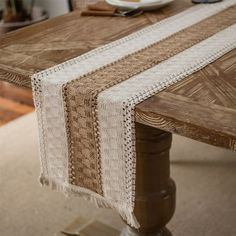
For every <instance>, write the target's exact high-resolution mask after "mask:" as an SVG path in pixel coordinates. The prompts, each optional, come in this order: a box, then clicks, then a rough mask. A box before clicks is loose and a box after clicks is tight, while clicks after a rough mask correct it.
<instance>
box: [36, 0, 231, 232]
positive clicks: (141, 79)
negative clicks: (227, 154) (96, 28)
mask: <svg viewBox="0 0 236 236" xmlns="http://www.w3.org/2000/svg"><path fill="white" fill-rule="evenodd" d="M235 4H236V0H225V1H224V2H221V3H217V4H214V5H198V6H194V7H192V8H190V9H188V10H186V11H184V12H182V13H180V14H177V15H175V16H173V17H170V18H167V19H165V20H163V21H161V22H159V23H156V24H154V25H152V26H149V27H146V28H144V29H143V30H140V31H138V32H136V33H133V34H131V35H129V36H127V37H124V38H122V39H120V40H117V41H114V42H113V43H110V44H107V45H105V46H103V47H100V48H97V49H95V50H92V51H90V52H88V53H86V54H84V55H82V56H79V57H77V58H75V59H72V60H69V61H67V62H65V63H62V64H60V65H57V66H55V67H52V68H49V69H47V70H45V71H42V72H40V73H37V74H35V75H34V76H33V77H32V87H33V93H34V102H35V107H36V111H37V117H38V124H39V133H40V138H39V140H40V156H41V170H42V173H41V178H40V180H41V183H42V184H46V185H50V186H51V187H52V188H56V189H58V190H62V191H63V192H65V193H67V194H76V195H79V196H83V197H85V198H87V199H88V200H91V201H94V202H95V203H96V204H97V205H98V206H106V207H111V208H114V209H116V210H118V212H119V213H120V215H121V216H122V217H123V218H124V219H125V220H126V221H127V222H128V223H129V224H130V225H131V226H133V227H136V228H138V227H139V223H138V222H137V220H136V217H135V215H134V213H133V211H134V200H135V171H136V170H135V168H136V161H135V122H134V108H135V105H137V104H138V103H140V102H142V101H143V100H145V99H146V98H148V97H150V96H152V95H154V94H155V93H157V92H158V91H161V90H163V89H164V88H166V87H168V86H170V85H171V84H173V83H175V82H177V81H179V80H181V79H183V78H185V77H187V76H188V75H190V74H192V73H194V72H195V71H197V70H200V69H201V68H203V67H204V66H206V65H208V64H209V63H211V62H212V61H214V60H216V59H218V58H219V57H221V56H222V55H224V54H225V53H227V52H228V51H230V50H232V49H233V48H235V46H236V24H235V23H236V7H235Z"/></svg>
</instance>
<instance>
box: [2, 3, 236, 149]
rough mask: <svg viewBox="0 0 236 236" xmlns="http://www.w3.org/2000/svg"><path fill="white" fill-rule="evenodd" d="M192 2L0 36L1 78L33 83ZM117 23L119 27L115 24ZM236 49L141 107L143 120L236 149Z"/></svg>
mask: <svg viewBox="0 0 236 236" xmlns="http://www.w3.org/2000/svg"><path fill="white" fill-rule="evenodd" d="M191 5H192V3H191V2H190V1H189V0H176V1H175V2H174V3H173V4H172V5H170V6H168V7H165V8H163V9H161V10H158V11H154V12H151V13H145V14H144V15H142V16H140V17H137V18H122V17H80V16H79V14H78V12H76V11H75V12H73V13H70V14H67V15H64V16H60V17H57V18H54V19H51V20H49V21H46V22H43V23H40V24H37V25H34V26H30V27H27V28H24V29H22V30H18V31H16V32H12V33H9V34H6V35H5V36H3V37H2V38H0V80H5V81H9V82H13V83H16V84H18V85H21V86H26V87H30V86H31V83H30V76H31V75H32V74H33V73H35V72H38V71H41V70H43V69H46V68H48V67H50V66H53V65H56V64H58V63H61V62H64V61H65V60H68V59H71V58H73V57H76V56H79V55H81V54H83V53H85V52H88V51H90V50H92V49H94V48H96V47H99V46H101V45H104V44H107V43H109V42H111V41H114V40H116V39H118V38H121V37H124V36H126V35H128V34H129V33H131V32H134V31H137V30H139V29H141V28H143V27H145V26H147V25H150V24H152V23H155V22H157V21H160V20H162V19H164V18H166V17H168V16H171V15H173V14H176V13H178V12H180V11H182V10H184V9H186V8H188V7H190V6H191ZM114 26H115V27H114ZM235 98H236V51H235V50H234V51H232V52H230V53H228V54H227V55H225V56H224V57H222V58H221V59H219V60H218V61H216V62H215V63H213V64H211V65H209V66H207V67H206V68H205V69H203V70H201V71H200V72H197V73H195V74H193V75H192V76H190V77H188V78H187V79H186V80H184V81H182V82H179V83H177V84H175V85H174V86H172V87H171V88H168V89H166V90H165V91H164V92H161V93H159V94H157V95H156V96H153V97H152V98H150V99H148V100H146V101H145V102H143V103H141V104H140V105H138V106H137V107H136V111H137V112H136V120H137V122H140V123H143V124H147V125H150V126H153V127H156V128H159V129H163V130H165V131H169V132H172V133H177V134H180V135H184V136H186V137H190V138H193V139H196V140H199V141H203V142H206V143H209V144H213V145H217V146H221V147H225V148H229V149H232V150H236V99H235Z"/></svg>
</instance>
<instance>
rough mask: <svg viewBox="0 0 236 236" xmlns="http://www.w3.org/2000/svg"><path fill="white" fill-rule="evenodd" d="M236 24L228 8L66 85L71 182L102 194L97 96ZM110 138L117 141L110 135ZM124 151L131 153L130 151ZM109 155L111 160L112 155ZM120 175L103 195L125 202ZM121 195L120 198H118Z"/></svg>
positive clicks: (234, 13) (235, 16)
mask: <svg viewBox="0 0 236 236" xmlns="http://www.w3.org/2000/svg"><path fill="white" fill-rule="evenodd" d="M235 22H236V7H231V8H229V9H227V10H225V11H223V12H221V13H218V14H216V15H214V16H212V17H210V18H208V19H205V20H203V21H201V22H199V23H198V24H195V25H193V26H191V27H189V28H186V29H184V30H182V31H180V32H178V33H176V34H174V35H173V36H171V37H169V38H166V39H164V40H162V41H160V42H158V43H154V44H152V45H150V46H148V47H147V48H144V49H142V50H140V51H138V52H135V53H133V54H130V55H128V56H126V57H124V58H122V59H121V60H118V61H116V62H113V63H111V64H109V65H107V66H105V67H103V68H100V69H98V70H96V71H94V72H91V73H88V74H87V75H84V76H82V77H80V78H79V79H77V80H73V81H71V82H68V83H67V85H66V86H65V87H64V89H65V90H64V99H65V107H66V111H67V127H68V129H67V130H68V140H69V141H68V142H69V145H68V148H69V163H70V166H71V167H73V168H70V169H69V170H70V172H69V173H70V183H72V184H75V185H79V186H82V187H87V188H89V189H91V190H93V191H95V192H97V193H102V191H101V189H102V185H101V176H100V172H101V171H100V169H101V167H100V166H101V164H100V163H101V157H100V154H99V150H100V145H99V130H98V123H97V114H96V111H97V96H98V94H99V93H100V92H102V91H104V90H105V89H107V88H110V87H112V86H114V85H115V84H117V83H120V82H122V81H124V80H128V79H129V78H131V77H132V76H134V75H136V74H138V73H141V72H143V71H145V70H147V69H149V68H151V67H153V66H154V65H156V64H158V63H160V62H162V61H164V60H166V59H168V58H170V57H172V56H174V55H176V54H177V53H179V52H181V51H183V50H185V49H187V48H189V47H191V46H193V45H195V44H196V43H198V42H200V41H202V40H204V39H206V38H208V37H210V36H212V35H213V34H215V33H217V32H219V31H220V30H223V29H224V28H226V27H228V26H230V25H232V24H233V23H235ZM199 32H201V34H199ZM110 138H111V139H112V138H114V139H117V137H113V136H111V137H110ZM116 151H118V150H116ZM127 151H128V152H131V150H127ZM113 152H114V150H113ZM111 156H112V157H113V155H111ZM111 156H110V158H111ZM119 172H120V171H119V169H117V170H116V172H115V174H114V175H113V176H114V177H115V179H116V184H117V185H121V186H118V188H117V192H116V191H115V189H114V188H112V189H109V191H108V188H107V189H106V191H104V195H105V196H107V197H110V198H113V199H114V200H117V201H121V202H123V201H125V202H126V201H127V199H126V195H125V192H126V191H122V190H121V189H122V187H125V185H124V183H125V179H124V176H123V175H122V176H118V174H119ZM118 177H121V178H123V179H124V182H122V181H120V178H118ZM111 181H112V179H111V178H109V179H108V180H107V184H105V186H107V185H109V183H110V182H111ZM104 189H105V188H104ZM118 190H119V191H118ZM121 194H122V195H123V198H121V196H120V195H121Z"/></svg>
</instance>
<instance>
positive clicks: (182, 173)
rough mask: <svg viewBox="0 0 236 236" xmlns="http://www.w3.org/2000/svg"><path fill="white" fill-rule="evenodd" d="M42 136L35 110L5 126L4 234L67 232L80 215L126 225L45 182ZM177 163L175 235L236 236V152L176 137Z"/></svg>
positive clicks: (0, 168) (0, 228) (1, 159)
mask: <svg viewBox="0 0 236 236" xmlns="http://www.w3.org/2000/svg"><path fill="white" fill-rule="evenodd" d="M37 136H38V135H37V123H36V117H35V114H34V113H32V114H28V115H26V116H23V117H21V118H19V119H16V120H15V121H13V122H9V123H8V124H7V125H4V126H2V127H0V150H1V152H0V186H1V194H0V219H1V220H0V235H1V236H42V235H43V236H63V234H61V233H60V231H61V230H64V229H65V227H68V226H69V225H70V224H71V223H72V222H74V221H75V220H76V219H77V218H78V217H79V221H78V222H79V223H81V217H82V218H88V219H97V220H99V221H101V222H103V223H106V224H109V225H110V226H112V227H114V228H116V229H117V230H119V229H121V228H122V227H123V223H122V221H121V219H120V217H119V215H118V214H117V213H116V212H115V211H112V210H105V209H100V210H98V209H96V208H95V207H94V205H93V204H90V203H88V202H86V201H84V200H82V199H80V198H78V197H70V198H66V197H65V196H64V195H63V194H61V193H58V192H56V191H52V190H50V189H48V188H41V187H40V185H39V182H38V176H39V158H38V140H37ZM171 163H172V164H171V172H172V174H171V175H172V177H173V179H174V180H175V181H176V183H177V208H176V212H175V215H174V217H173V219H172V220H171V221H170V223H169V224H168V227H169V229H170V230H171V231H172V232H173V235H174V236H199V235H200V236H222V235H224V236H235V235H236V224H235V222H236V197H235V195H236V178H235V173H236V153H235V152H231V151H228V150H224V149H221V148H216V147H213V146H210V145H206V144H203V143H199V142H196V141H193V140H191V139H187V138H183V137H180V136H174V139H173V147H172V149H171ZM81 235H82V234H81ZM85 235H87V234H85ZM92 235H93V236H95V235H96V236H112V235H111V234H108V233H105V234H102V235H98V234H97V233H95V234H92ZM117 236H118V235H117Z"/></svg>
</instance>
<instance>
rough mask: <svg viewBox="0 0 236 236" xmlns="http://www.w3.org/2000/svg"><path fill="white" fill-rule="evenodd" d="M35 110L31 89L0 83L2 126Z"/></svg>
mask: <svg viewBox="0 0 236 236" xmlns="http://www.w3.org/2000/svg"><path fill="white" fill-rule="evenodd" d="M33 110H34V106H33V99H32V92H31V90H30V89H28V88H23V87H19V86H15V85H12V84H10V83H7V82H3V81H0V126H2V125H4V124H6V123H8V122H9V121H12V120H14V119H16V118H18V117H20V116H22V115H25V114H27V113H29V112H32V111H33Z"/></svg>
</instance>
